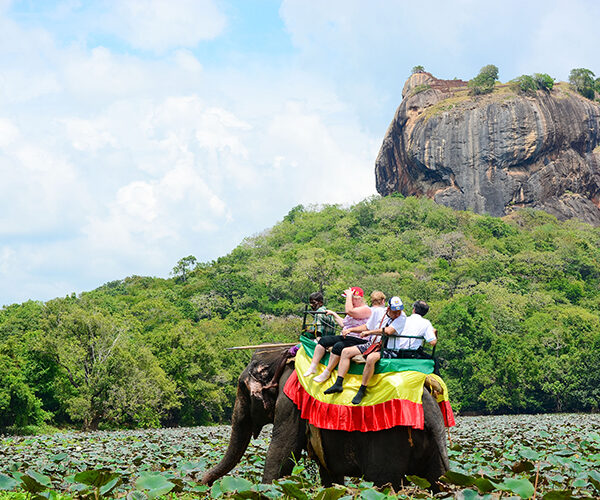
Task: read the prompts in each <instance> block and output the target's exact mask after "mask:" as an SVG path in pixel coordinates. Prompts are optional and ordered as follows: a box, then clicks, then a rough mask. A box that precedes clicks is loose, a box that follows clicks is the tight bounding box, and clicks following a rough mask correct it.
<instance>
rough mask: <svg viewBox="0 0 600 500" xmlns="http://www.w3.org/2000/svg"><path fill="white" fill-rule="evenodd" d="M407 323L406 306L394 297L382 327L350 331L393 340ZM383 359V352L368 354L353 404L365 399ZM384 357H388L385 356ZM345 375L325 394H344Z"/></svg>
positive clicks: (355, 328)
mask: <svg viewBox="0 0 600 500" xmlns="http://www.w3.org/2000/svg"><path fill="white" fill-rule="evenodd" d="M405 323H406V314H404V304H403V303H402V300H400V297H392V298H391V299H390V300H389V301H388V307H387V311H386V313H385V316H384V317H383V319H382V321H381V323H380V324H381V326H380V327H378V328H376V329H373V330H367V329H366V327H365V326H364V325H361V326H356V327H354V328H350V329H349V331H356V332H360V336H361V337H367V336H369V335H388V336H390V338H393V336H397V335H401V334H402V331H403V330H404V325H405ZM381 357H382V354H381V351H376V352H375V351H374V352H370V353H368V355H367V362H366V364H365V367H364V370H363V377H362V382H361V386H360V389H358V392H357V393H356V396H354V399H353V400H352V403H353V404H355V405H357V404H359V403H360V402H361V401H362V398H363V397H364V395H365V392H366V391H367V385H368V384H369V380H371V377H372V376H373V372H374V371H375V364H376V363H377V362H378V361H379V359H380V358H381ZM383 357H386V356H385V355H384V356H383ZM345 375H346V374H345V373H343V374H342V373H340V374H338V378H337V380H336V381H335V384H333V385H332V386H331V387H330V388H329V389H327V390H326V391H324V392H325V394H333V393H335V392H342V391H343V390H344V388H343V382H344V376H345Z"/></svg>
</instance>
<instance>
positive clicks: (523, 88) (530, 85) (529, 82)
mask: <svg viewBox="0 0 600 500" xmlns="http://www.w3.org/2000/svg"><path fill="white" fill-rule="evenodd" d="M510 85H511V87H512V88H513V89H515V90H516V91H517V92H520V93H522V94H531V93H534V92H535V91H536V90H537V85H536V82H535V80H534V79H533V78H532V77H531V76H529V75H521V76H518V77H517V78H514V79H513V80H511V81H510Z"/></svg>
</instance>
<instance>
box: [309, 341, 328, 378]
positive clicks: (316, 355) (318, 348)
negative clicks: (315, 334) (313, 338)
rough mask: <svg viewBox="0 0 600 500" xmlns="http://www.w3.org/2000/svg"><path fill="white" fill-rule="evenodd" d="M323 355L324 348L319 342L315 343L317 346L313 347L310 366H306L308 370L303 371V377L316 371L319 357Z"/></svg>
mask: <svg viewBox="0 0 600 500" xmlns="http://www.w3.org/2000/svg"><path fill="white" fill-rule="evenodd" d="M324 355H325V348H324V347H323V346H322V345H321V344H317V346H316V347H315V352H314V354H313V357H312V361H311V363H310V366H309V367H308V370H306V371H305V372H304V376H305V377H309V376H310V375H313V374H314V373H317V365H318V364H319V361H321V358H322V357H323V356H324Z"/></svg>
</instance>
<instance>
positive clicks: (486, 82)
mask: <svg viewBox="0 0 600 500" xmlns="http://www.w3.org/2000/svg"><path fill="white" fill-rule="evenodd" d="M497 79H498V67H497V66H494V65H493V64H488V65H487V66H484V67H483V68H481V69H480V70H479V74H478V75H477V76H476V77H475V78H473V79H472V80H469V88H470V89H471V93H472V94H473V95H480V94H489V93H490V92H492V91H493V90H494V84H495V83H496V80H497Z"/></svg>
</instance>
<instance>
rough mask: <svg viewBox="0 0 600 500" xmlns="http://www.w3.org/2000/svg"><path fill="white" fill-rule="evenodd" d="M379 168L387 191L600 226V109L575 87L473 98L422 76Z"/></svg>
mask: <svg viewBox="0 0 600 500" xmlns="http://www.w3.org/2000/svg"><path fill="white" fill-rule="evenodd" d="M402 97H403V99H402V103H401V104H400V106H399V108H398V110H397V111H396V115H395V117H394V120H393V121H392V123H391V125H390V127H389V128H388V131H387V133H386V135H385V138H384V140H383V145H382V146H381V150H380V151H379V155H378V157H377V161H376V165H375V176H376V182H377V191H378V192H379V193H380V194H381V195H388V194H391V193H394V192H400V193H402V194H404V195H406V196H409V195H425V196H429V197H430V198H433V199H434V200H435V201H436V202H438V203H441V204H444V205H447V206H450V207H453V208H455V209H459V210H465V209H472V210H474V211H475V212H478V213H487V214H490V215H494V216H501V215H505V214H506V213H509V212H510V211H512V210H514V209H515V208H518V207H526V206H528V207H532V208H538V209H542V210H545V211H546V212H549V213H551V214H554V215H556V216H557V217H558V218H559V219H567V218H572V217H575V218H578V219H581V220H583V221H586V222H590V223H592V224H595V225H600V106H598V105H597V104H595V103H593V102H592V101H589V100H587V99H585V98H583V97H581V96H579V95H578V94H576V93H575V92H573V91H571V90H570V89H569V88H568V86H567V85H566V84H560V85H558V86H555V89H554V90H552V91H551V92H544V91H538V92H537V93H536V94H534V95H532V96H523V95H518V94H516V93H515V92H514V91H512V90H511V88H510V86H508V85H503V86H499V87H498V86H497V87H496V89H495V90H494V92H493V93H492V94H488V95H485V96H477V97H471V96H469V95H468V90H467V88H466V82H462V81H460V80H438V79H436V78H434V77H433V76H432V75H430V74H429V73H417V74H415V75H412V76H411V77H410V78H409V79H408V81H407V82H406V84H405V86H404V90H403V93H402Z"/></svg>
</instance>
